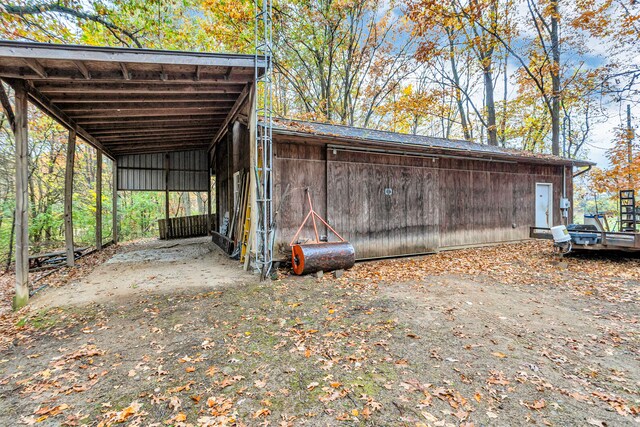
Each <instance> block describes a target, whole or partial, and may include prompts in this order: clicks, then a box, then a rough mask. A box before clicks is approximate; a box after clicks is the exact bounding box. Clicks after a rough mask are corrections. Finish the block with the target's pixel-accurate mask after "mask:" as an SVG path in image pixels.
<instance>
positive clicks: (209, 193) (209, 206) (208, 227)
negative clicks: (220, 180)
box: [207, 169, 212, 236]
mask: <svg viewBox="0 0 640 427" xmlns="http://www.w3.org/2000/svg"><path fill="white" fill-rule="evenodd" d="M211 229H212V224H211V169H209V176H207V236H209V235H211Z"/></svg>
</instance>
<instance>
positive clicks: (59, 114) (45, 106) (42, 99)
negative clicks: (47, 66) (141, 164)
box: [6, 79, 114, 159]
mask: <svg viewBox="0 0 640 427" xmlns="http://www.w3.org/2000/svg"><path fill="white" fill-rule="evenodd" d="M6 81H7V83H9V84H10V85H11V86H13V85H15V84H17V83H18V81H16V80H13V79H7V80H6ZM25 86H26V90H27V93H28V94H29V98H31V100H32V101H33V102H34V103H35V104H36V105H38V106H39V107H40V108H42V110H43V111H45V112H46V113H47V114H49V115H50V116H51V117H53V118H54V119H55V120H57V121H58V122H59V123H60V124H62V125H63V126H65V127H66V128H67V129H71V130H75V131H76V133H77V134H78V135H79V136H80V137H81V138H82V139H83V140H85V141H86V142H88V143H89V144H90V145H92V146H93V147H94V148H95V149H97V150H101V151H102V152H103V153H104V154H106V155H107V157H109V158H111V159H113V158H114V157H113V154H112V153H111V151H110V150H108V149H106V148H105V147H104V146H103V145H102V143H100V141H98V140H97V139H96V138H94V137H93V136H91V134H90V133H89V132H87V131H86V130H85V129H84V128H82V127H81V126H79V125H78V124H77V123H76V122H75V121H74V120H73V119H72V118H70V117H69V116H68V115H67V114H66V113H65V112H64V111H62V110H60V109H59V108H58V107H56V106H55V105H53V104H52V103H51V101H49V98H47V97H46V96H44V95H43V94H41V93H40V92H39V91H38V90H37V89H36V88H35V87H33V85H32V84H31V83H30V82H26V84H25Z"/></svg>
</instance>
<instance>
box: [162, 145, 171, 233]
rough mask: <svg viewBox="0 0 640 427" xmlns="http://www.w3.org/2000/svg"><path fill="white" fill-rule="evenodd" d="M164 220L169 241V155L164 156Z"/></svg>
mask: <svg viewBox="0 0 640 427" xmlns="http://www.w3.org/2000/svg"><path fill="white" fill-rule="evenodd" d="M164 219H165V221H166V224H167V239H170V238H172V237H173V230H172V227H171V222H170V221H169V153H167V154H165V156H164Z"/></svg>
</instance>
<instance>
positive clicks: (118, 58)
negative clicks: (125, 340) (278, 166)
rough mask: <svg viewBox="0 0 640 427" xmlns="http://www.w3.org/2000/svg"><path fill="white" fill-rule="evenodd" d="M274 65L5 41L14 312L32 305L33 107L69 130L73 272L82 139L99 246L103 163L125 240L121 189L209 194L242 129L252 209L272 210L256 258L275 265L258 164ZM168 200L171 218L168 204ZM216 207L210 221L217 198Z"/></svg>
mask: <svg viewBox="0 0 640 427" xmlns="http://www.w3.org/2000/svg"><path fill="white" fill-rule="evenodd" d="M268 67H269V64H268V61H267V60H266V59H265V57H263V56H258V55H236V54H211V53H193V52H175V51H161V50H146V49H123V48H104V47H87V46H63V45H53V44H41V43H24V42H11V41H0V78H1V79H2V80H3V81H4V82H6V83H7V84H8V85H9V86H11V88H13V91H14V97H15V99H14V103H13V105H14V107H15V108H13V107H12V106H11V103H10V99H9V97H8V95H7V92H6V91H5V90H4V88H3V87H1V85H0V88H1V90H0V99H1V101H2V106H3V108H4V109H5V111H6V113H7V116H8V117H9V121H10V124H11V127H12V129H13V132H14V135H15V144H16V297H15V300H14V307H20V306H23V305H24V304H26V302H27V300H28V295H29V291H28V283H27V281H28V256H29V248H28V203H29V201H28V193H27V174H28V165H27V161H28V114H27V105H28V103H29V102H31V103H32V104H33V105H35V106H37V107H38V108H40V109H41V110H42V111H44V112H45V113H46V114H48V115H49V116H51V117H52V118H54V119H55V120H57V121H58V122H59V123H60V124H62V125H63V126H64V127H66V128H67V129H68V130H69V140H68V148H67V160H66V173H65V204H64V207H65V240H66V251H67V260H68V261H67V262H68V263H69V264H70V265H72V264H73V262H74V257H73V256H72V254H73V251H74V244H73V233H72V230H73V223H72V216H71V209H72V204H71V201H72V200H71V198H72V193H73V166H74V165H73V162H74V152H75V145H76V138H81V139H82V140H84V141H85V142H87V143H88V144H90V145H91V146H93V147H94V148H95V149H96V150H97V153H98V156H97V157H98V158H97V177H98V178H97V197H96V199H97V200H96V204H97V209H96V212H97V213H96V225H97V227H96V230H97V231H96V234H97V235H96V246H97V247H98V249H100V248H101V246H102V245H103V239H102V236H101V226H100V224H101V223H102V218H101V206H100V204H101V198H102V194H101V193H102V170H101V169H102V156H106V157H107V158H108V159H110V160H111V161H112V162H113V167H114V174H113V176H114V180H115V182H114V183H113V188H114V191H113V206H114V215H113V218H114V219H113V224H112V227H113V240H114V241H117V229H118V225H117V215H116V214H115V213H116V212H117V210H116V209H117V192H118V191H119V190H127V191H130V190H145V191H165V192H166V194H167V195H168V193H169V192H171V191H206V192H208V193H210V178H211V176H212V175H216V173H217V171H216V170H215V167H213V165H214V164H216V163H218V164H220V163H223V162H222V161H221V159H219V158H218V159H215V160H216V162H214V158H213V157H214V153H216V154H215V155H217V156H220V155H221V154H219V153H221V152H222V153H229V151H228V150H227V151H224V150H218V149H216V148H217V146H218V145H219V144H220V142H221V141H226V140H230V139H233V137H236V138H237V137H238V135H235V132H234V129H237V128H238V123H242V124H243V125H244V126H245V129H246V130H247V132H245V134H246V135H245V138H246V144H241V145H239V147H242V149H243V150H245V151H249V153H246V157H247V158H248V160H249V163H250V168H249V169H250V170H252V171H255V173H254V172H252V173H250V174H249V175H250V177H251V179H250V181H251V185H250V187H249V188H250V189H251V190H250V192H249V193H250V200H251V205H252V206H253V205H255V206H256V208H255V209H254V210H253V211H254V212H264V213H265V214H264V215H262V214H259V215H256V216H257V217H258V220H257V221H253V222H252V223H251V232H250V233H249V236H250V237H249V241H250V242H253V244H252V245H250V249H251V252H250V253H251V254H252V255H253V259H254V260H256V261H257V263H258V264H260V263H261V262H262V264H263V265H264V264H265V263H268V262H270V261H269V256H268V254H267V252H268V250H269V249H268V244H264V242H267V241H268V239H266V236H267V233H266V232H263V231H262V230H268V228H269V225H270V224H269V223H270V221H269V220H268V215H267V214H266V212H267V211H270V210H271V208H270V203H271V202H270V198H269V197H268V193H269V191H268V186H269V185H270V181H269V176H268V175H269V173H270V167H267V166H265V167H263V165H268V163H267V162H265V161H259V160H258V157H259V156H267V153H270V150H271V147H270V129H269V132H267V131H266V130H265V129H266V128H265V127H264V126H265V125H264V124H263V123H262V122H261V123H260V124H258V120H257V113H256V84H257V82H258V81H259V80H260V79H261V78H262V76H263V74H264V73H265V70H266V69H268ZM265 144H266V145H265ZM236 151H237V150H236ZM236 154H237V153H236ZM226 155H227V156H229V155H230V154H226ZM263 158H264V157H263ZM116 171H117V172H116ZM261 185H262V187H261ZM258 195H259V196H258ZM166 200H167V206H166V208H167V209H166V210H167V212H168V197H167V198H166ZM209 200H211V198H210V197H209ZM208 205H209V206H208V211H209V212H208V213H209V215H208V216H207V218H209V220H210V218H211V215H210V214H211V202H210V201H209V203H208ZM260 206H262V209H261V210H259V209H260ZM263 218H264V221H263ZM261 221H262V222H261ZM209 229H211V227H210V226H209ZM256 230H258V231H256ZM257 235H260V236H262V235H264V236H265V238H264V239H263V240H262V242H263V243H261V242H257V240H256V236H257ZM256 254H258V255H256ZM260 254H261V255H260ZM259 266H260V265H259Z"/></svg>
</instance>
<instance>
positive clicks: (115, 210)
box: [111, 160, 118, 244]
mask: <svg viewBox="0 0 640 427" xmlns="http://www.w3.org/2000/svg"><path fill="white" fill-rule="evenodd" d="M112 164H113V168H112V171H113V172H112V173H113V177H111V178H112V183H113V195H112V198H113V200H112V202H111V203H112V205H111V209H112V213H113V216H112V217H111V232H112V233H113V243H114V244H116V243H118V164H117V163H116V161H115V160H114V161H113V163H112Z"/></svg>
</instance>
